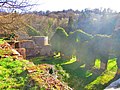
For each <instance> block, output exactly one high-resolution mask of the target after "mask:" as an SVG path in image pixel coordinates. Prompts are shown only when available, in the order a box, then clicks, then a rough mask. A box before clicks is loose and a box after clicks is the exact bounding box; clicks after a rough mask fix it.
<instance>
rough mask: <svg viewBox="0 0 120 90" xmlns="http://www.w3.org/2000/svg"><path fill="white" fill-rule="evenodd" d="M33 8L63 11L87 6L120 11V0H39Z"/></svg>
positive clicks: (81, 8)
mask: <svg viewBox="0 0 120 90" xmlns="http://www.w3.org/2000/svg"><path fill="white" fill-rule="evenodd" d="M35 1H36V0H35ZM37 4H40V5H39V6H36V7H34V8H33V10H36V11H41V10H42V11H47V10H49V11H62V10H68V9H73V10H83V9H85V8H90V9H94V8H111V9H112V10H115V11H118V12H120V0H37Z"/></svg>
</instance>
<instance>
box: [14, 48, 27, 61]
mask: <svg viewBox="0 0 120 90" xmlns="http://www.w3.org/2000/svg"><path fill="white" fill-rule="evenodd" d="M16 50H17V51H18V52H19V53H20V55H22V56H23V58H24V59H26V49H25V48H17V49H16Z"/></svg>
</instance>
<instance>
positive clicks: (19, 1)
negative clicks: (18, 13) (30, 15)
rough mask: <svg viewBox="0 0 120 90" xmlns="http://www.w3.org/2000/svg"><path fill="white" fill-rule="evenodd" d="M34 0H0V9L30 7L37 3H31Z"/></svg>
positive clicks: (24, 8)
mask: <svg viewBox="0 0 120 90" xmlns="http://www.w3.org/2000/svg"><path fill="white" fill-rule="evenodd" d="M33 1H34V0H0V10H1V11H9V12H12V11H14V10H22V11H23V10H26V8H27V9H28V8H29V9H31V8H32V7H33V6H35V5H37V4H35V2H34V3H32V2H33Z"/></svg>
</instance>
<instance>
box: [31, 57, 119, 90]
mask: <svg viewBox="0 0 120 90" xmlns="http://www.w3.org/2000/svg"><path fill="white" fill-rule="evenodd" d="M31 61H33V62H34V63H35V64H39V63H49V64H54V65H61V66H62V67H63V69H64V70H65V71H66V72H67V73H69V75H70V78H69V79H68V81H67V82H68V84H69V85H70V86H71V87H72V88H74V90H103V89H104V88H105V85H104V84H106V83H108V82H109V81H110V80H111V79H112V78H113V77H114V75H115V73H116V70H117V66H116V58H114V59H110V60H109V61H108V67H107V69H106V71H104V72H102V73H101V71H100V70H99V68H100V60H98V59H97V60H96V62H95V66H93V68H94V69H95V71H94V72H93V71H91V70H87V69H86V68H85V67H84V65H82V66H80V64H79V63H78V62H77V61H76V59H75V58H73V59H70V60H65V59H62V58H60V57H38V58H35V59H32V60H31Z"/></svg>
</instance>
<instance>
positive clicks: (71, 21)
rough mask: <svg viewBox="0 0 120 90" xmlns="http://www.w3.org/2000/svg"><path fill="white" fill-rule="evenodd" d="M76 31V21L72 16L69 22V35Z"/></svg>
mask: <svg viewBox="0 0 120 90" xmlns="http://www.w3.org/2000/svg"><path fill="white" fill-rule="evenodd" d="M73 31H74V20H73V17H72V16H70V17H69V20H68V28H67V33H68V34H69V33H70V32H73Z"/></svg>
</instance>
